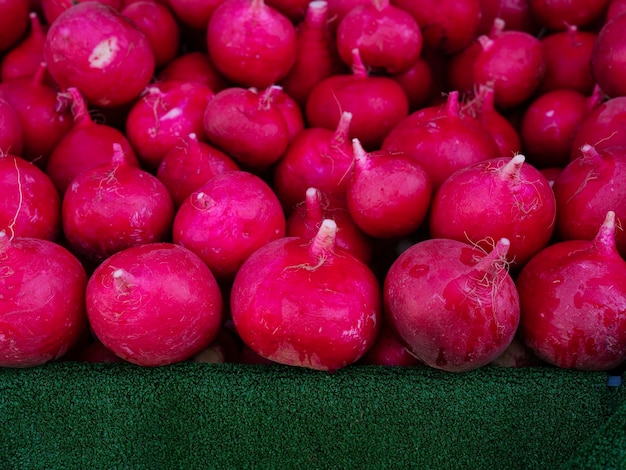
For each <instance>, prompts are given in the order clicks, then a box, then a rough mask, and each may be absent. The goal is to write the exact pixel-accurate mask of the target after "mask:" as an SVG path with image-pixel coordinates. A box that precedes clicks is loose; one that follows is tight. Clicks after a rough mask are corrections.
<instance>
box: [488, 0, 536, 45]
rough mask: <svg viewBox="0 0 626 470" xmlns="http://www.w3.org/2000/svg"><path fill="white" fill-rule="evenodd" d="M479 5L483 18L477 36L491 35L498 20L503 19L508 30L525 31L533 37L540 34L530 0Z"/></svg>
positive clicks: (495, 0)
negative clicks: (494, 23) (494, 22)
mask: <svg viewBox="0 0 626 470" xmlns="http://www.w3.org/2000/svg"><path fill="white" fill-rule="evenodd" d="M479 3H480V11H481V18H480V24H479V26H478V32H477V36H480V35H481V34H489V31H491V28H492V27H493V21H494V20H495V19H496V18H501V19H502V20H503V21H504V23H505V24H506V28H507V29H510V30H513V31H524V32H526V33H530V34H533V35H536V34H538V33H539V32H540V31H539V30H540V28H539V26H538V25H537V21H536V20H535V18H534V17H533V15H532V13H531V11H530V5H529V0H479Z"/></svg>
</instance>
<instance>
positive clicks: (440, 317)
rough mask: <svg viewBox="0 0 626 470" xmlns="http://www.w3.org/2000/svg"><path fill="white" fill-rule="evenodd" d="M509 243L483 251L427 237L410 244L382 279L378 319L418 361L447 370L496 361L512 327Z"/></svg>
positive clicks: (514, 307)
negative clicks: (382, 307)
mask: <svg viewBox="0 0 626 470" xmlns="http://www.w3.org/2000/svg"><path fill="white" fill-rule="evenodd" d="M508 247H509V242H508V240H507V239H500V240H498V242H497V243H496V245H495V247H494V249H493V250H492V251H491V252H490V253H485V252H484V251H482V250H481V249H479V248H477V247H472V246H470V245H468V244H466V243H463V242H459V241H455V240H448V239H442V238H432V239H430V240H425V241H423V242H419V243H416V244H415V245H412V246H411V247H410V248H408V249H407V250H406V251H404V252H403V253H402V254H401V255H400V256H399V257H398V258H397V259H396V260H395V262H394V263H393V265H392V266H391V268H390V269H389V272H388V273H387V276H386V278H385V282H384V287H383V293H384V301H385V314H386V315H385V318H387V319H388V321H389V323H390V326H391V328H392V330H393V331H394V333H395V334H396V335H397V336H398V338H399V339H400V340H401V341H402V342H403V344H405V345H406V347H407V348H408V349H409V351H410V352H411V353H412V354H413V355H415V356H416V357H417V358H418V359H419V360H420V361H422V362H423V363H425V364H426V365H428V366H430V367H434V368H436V369H441V370H445V371H449V372H464V371H469V370H473V369H477V368H479V367H482V366H484V365H486V364H488V363H490V362H491V361H493V360H494V359H496V358H497V357H498V356H500V355H501V354H502V353H503V352H504V351H505V350H506V348H507V347H508V346H509V344H510V343H511V342H512V340H513V337H514V336H515V332H516V330H517V326H518V324H519V318H520V310H519V298H518V295H517V290H516V288H515V283H514V282H513V279H512V278H511V277H510V275H509V273H508V270H507V261H506V256H507V250H508Z"/></svg>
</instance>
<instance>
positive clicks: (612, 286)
mask: <svg viewBox="0 0 626 470" xmlns="http://www.w3.org/2000/svg"><path fill="white" fill-rule="evenodd" d="M615 228H616V227H615V214H614V213H613V212H612V211H608V212H607V213H606V216H605V219H604V222H603V223H602V224H601V226H600V228H599V230H598V231H597V234H596V235H595V237H593V238H592V239H591V240H570V241H564V242H558V243H555V244H553V245H551V246H549V247H547V248H545V249H544V250H542V251H541V252H539V253H538V254H537V255H535V256H534V257H533V259H531V260H530V261H529V262H528V264H527V265H526V266H524V268H523V269H522V271H521V273H520V274H519V276H518V278H517V281H516V282H517V288H518V291H519V296H520V302H521V321H520V334H521V337H522V339H523V341H524V343H525V344H526V345H527V346H528V347H529V348H530V349H531V350H532V351H533V352H534V353H535V354H536V355H537V356H538V357H539V358H540V359H542V360H543V361H545V362H547V363H549V364H552V365H554V366H557V367H561V368H566V369H578V370H596V371H597V370H611V369H613V368H615V367H617V366H619V365H620V364H622V363H623V362H624V360H625V359H626V317H625V316H624V310H625V309H626V262H625V261H624V260H623V259H622V258H621V257H620V255H619V254H618V253H617V251H616V248H615V241H614V236H615Z"/></svg>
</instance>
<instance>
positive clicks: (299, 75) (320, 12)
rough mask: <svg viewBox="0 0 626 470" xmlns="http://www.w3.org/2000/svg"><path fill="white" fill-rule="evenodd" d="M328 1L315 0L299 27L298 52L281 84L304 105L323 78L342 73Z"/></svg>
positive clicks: (297, 35)
mask: <svg viewBox="0 0 626 470" xmlns="http://www.w3.org/2000/svg"><path fill="white" fill-rule="evenodd" d="M329 21H330V15H329V10H328V3H327V2H326V1H320V0H317V1H312V2H310V3H309V6H308V8H307V10H306V16H305V18H304V20H303V21H302V23H300V24H298V27H297V29H296V41H297V50H298V52H297V54H296V60H295V62H294V64H293V66H292V67H291V69H290V70H289V73H288V74H287V75H286V76H285V78H284V79H282V80H281V81H280V84H281V86H282V87H283V89H284V90H285V92H287V93H288V94H289V95H290V96H291V97H292V98H293V99H294V100H295V101H296V102H297V103H298V104H299V105H300V106H301V107H302V108H303V109H304V105H305V103H306V99H307V97H308V96H309V93H310V92H311V90H312V89H313V88H314V87H315V85H317V84H318V83H319V82H321V81H322V80H323V79H325V78H327V77H330V76H331V75H333V74H335V73H338V72H339V71H340V70H341V67H342V63H341V59H340V57H339V53H338V52H337V48H336V44H335V40H334V36H333V34H332V32H331V30H330V26H329Z"/></svg>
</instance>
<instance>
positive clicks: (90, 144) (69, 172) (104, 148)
mask: <svg viewBox="0 0 626 470" xmlns="http://www.w3.org/2000/svg"><path fill="white" fill-rule="evenodd" d="M59 99H60V100H61V101H63V102H67V103H68V104H69V106H67V105H64V106H67V107H69V108H71V112H72V115H73V116H74V126H73V127H72V128H71V129H70V130H69V131H68V132H67V133H66V134H65V135H64V136H63V137H62V138H61V140H60V141H59V142H58V143H57V145H56V146H55V147H54V150H53V151H52V153H51V154H50V158H49V159H48V162H47V164H46V173H47V174H48V176H50V179H51V180H52V182H53V183H54V185H55V186H56V188H57V190H58V191H59V194H61V195H63V194H64V193H65V190H66V189H67V187H68V186H69V184H70V183H71V182H72V180H73V179H74V178H75V177H76V176H77V175H78V174H80V173H82V172H83V171H85V170H88V169H90V168H93V167H95V166H98V165H104V164H109V163H110V162H111V159H112V157H113V146H114V145H115V144H118V145H120V146H121V148H122V151H123V153H124V156H125V158H126V160H127V162H128V163H129V164H130V165H133V166H139V161H138V160H137V157H136V155H135V152H134V151H133V148H132V147H131V145H130V142H128V139H127V138H126V136H125V135H124V134H123V133H122V132H121V131H119V130H117V129H116V128H114V127H111V126H108V125H106V124H98V123H97V122H95V121H94V120H93V119H92V118H91V116H90V115H89V110H88V109H87V104H86V103H85V100H84V98H83V97H82V95H81V94H80V92H79V91H78V89H76V88H74V87H70V88H68V89H67V90H66V91H65V92H63V93H60V94H59ZM85 149H89V153H86V152H85Z"/></svg>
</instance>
